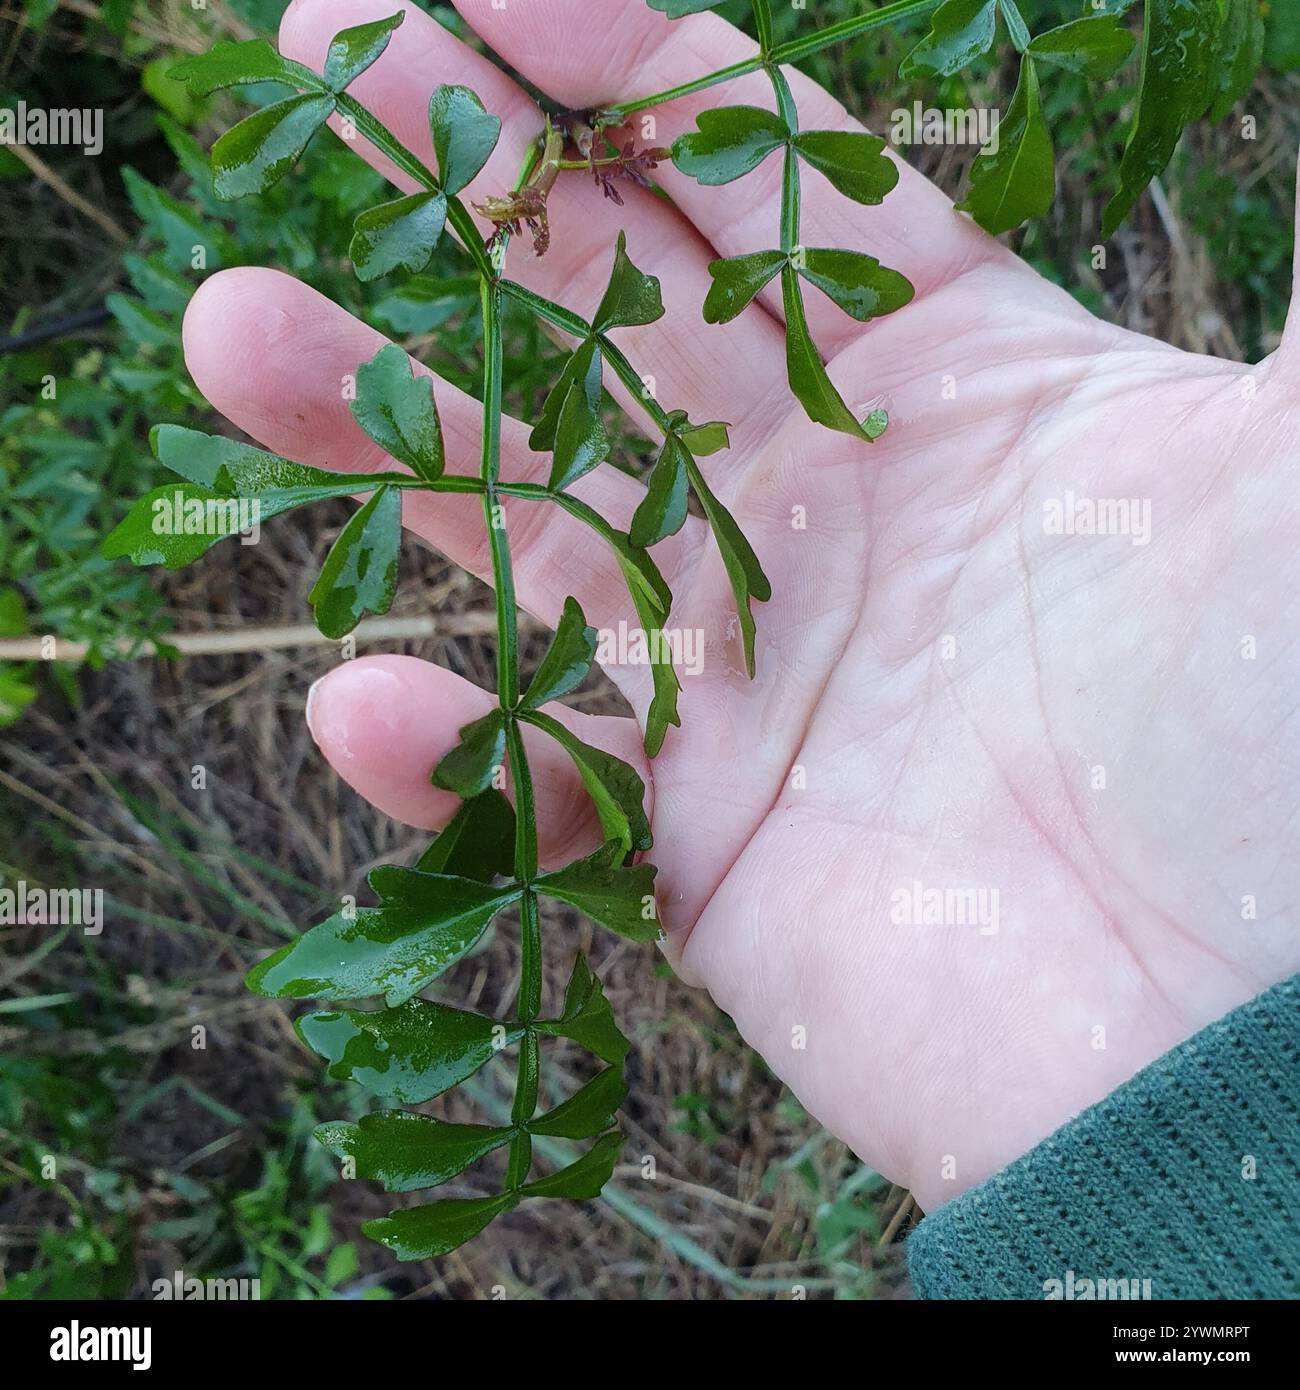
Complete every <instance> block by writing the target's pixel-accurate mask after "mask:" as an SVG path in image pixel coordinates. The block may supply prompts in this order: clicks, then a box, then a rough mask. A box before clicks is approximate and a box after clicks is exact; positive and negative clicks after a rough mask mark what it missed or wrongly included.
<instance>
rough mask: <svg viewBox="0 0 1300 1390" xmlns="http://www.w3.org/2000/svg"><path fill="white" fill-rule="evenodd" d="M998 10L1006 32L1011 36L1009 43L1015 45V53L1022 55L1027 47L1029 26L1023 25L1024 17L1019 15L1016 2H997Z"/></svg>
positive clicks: (1004, 0)
mask: <svg viewBox="0 0 1300 1390" xmlns="http://www.w3.org/2000/svg"><path fill="white" fill-rule="evenodd" d="M998 9H999V11H1000V12H1001V14H1002V18H1003V19H1004V20H1006V23H1007V32H1008V33H1009V34H1010V35H1011V42H1012V43H1013V44H1014V45H1015V48H1016V52H1017V53H1023V52H1024V51H1025V49H1027V48H1028V47H1029V43H1030V39H1029V26H1028V25H1027V24H1026V23H1025V17H1024V15H1022V14H1021V13H1020V6H1019V5H1017V4H1016V0H998Z"/></svg>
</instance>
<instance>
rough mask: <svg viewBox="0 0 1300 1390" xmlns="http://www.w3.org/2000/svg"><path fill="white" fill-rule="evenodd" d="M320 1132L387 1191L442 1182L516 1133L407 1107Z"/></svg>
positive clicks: (339, 1123)
mask: <svg viewBox="0 0 1300 1390" xmlns="http://www.w3.org/2000/svg"><path fill="white" fill-rule="evenodd" d="M597 1079H599V1078H597ZM578 1094H579V1095H581V1092H579V1093H578ZM574 1099H575V1100H576V1099H577V1097H576V1096H575V1097H574ZM602 1127H603V1126H602ZM314 1132H315V1136H316V1139H317V1140H318V1141H319V1142H320V1143H321V1144H323V1145H324V1146H325V1147H326V1148H327V1149H329V1151H330V1152H331V1153H333V1154H335V1155H337V1156H338V1157H339V1158H351V1159H353V1160H354V1161H355V1164H356V1176H357V1177H359V1178H365V1179H368V1180H369V1181H371V1182H378V1183H382V1184H383V1187H384V1191H385V1192H416V1191H418V1190H419V1189H420V1188H424V1187H437V1186H438V1185H439V1184H440V1183H444V1182H447V1181H449V1180H450V1179H451V1178H454V1177H455V1176H456V1175H457V1174H458V1173H463V1172H464V1171H465V1169H466V1168H468V1167H469V1166H470V1164H471V1163H477V1162H478V1161H479V1159H481V1158H486V1157H487V1155H488V1154H490V1153H491V1152H492V1151H493V1150H494V1149H499V1148H500V1147H501V1146H502V1145H503V1144H505V1143H508V1142H509V1140H510V1139H511V1138H512V1137H513V1135H514V1133H515V1131H514V1130H513V1129H512V1128H509V1127H507V1128H504V1129H490V1128H489V1127H488V1126H487V1125H455V1124H448V1123H447V1122H446V1121H445V1120H435V1119H432V1118H431V1117H430V1116H428V1115H413V1114H411V1113H410V1112H409V1111H406V1110H381V1111H379V1112H378V1113H377V1114H374V1115H364V1116H362V1118H361V1119H360V1121H358V1123H356V1124H348V1123H347V1122H346V1121H344V1120H335V1121H333V1122H332V1123H329V1124H323V1125H319V1126H318V1127H317V1128H316V1130H315V1131H314ZM597 1132H599V1131H597ZM574 1137H576V1138H584V1137H586V1136H583V1135H576V1136H574Z"/></svg>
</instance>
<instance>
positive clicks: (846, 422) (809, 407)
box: [781, 264, 869, 439]
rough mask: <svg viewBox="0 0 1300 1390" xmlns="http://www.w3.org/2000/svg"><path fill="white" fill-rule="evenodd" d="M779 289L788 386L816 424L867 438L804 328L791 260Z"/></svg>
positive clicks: (795, 274) (800, 301)
mask: <svg viewBox="0 0 1300 1390" xmlns="http://www.w3.org/2000/svg"><path fill="white" fill-rule="evenodd" d="M781 290H782V299H783V301H784V304H785V365H786V374H787V375H788V377H789V379H790V389H791V390H792V391H793V392H794V394H795V397H796V399H797V400H798V401H799V403H800V404H801V405H802V406H803V408H804V412H805V413H806V414H807V416H808V418H809V419H810V420H812V421H814V422H815V423H816V424H819V425H825V426H826V428H827V429H832V430H839V431H840V432H841V433H842V434H851V435H854V436H856V437H857V438H858V439H868V438H869V435H868V434H867V432H866V430H865V429H863V427H862V425H861V424H860V423H859V422H858V420H857V418H856V417H855V416H854V414H853V412H852V411H851V410H850V409H849V408H848V406H847V405H845V403H844V398H843V397H842V396H841V395H840V393H839V392H838V391H837V390H836V389H835V386H834V384H833V383H832V381H831V379H830V377H829V376H827V375H826V368H825V366H824V365H823V363H822V359H821V354H820V353H819V352H818V351H817V346H816V344H815V343H814V342H813V340H812V335H811V334H810V333H809V332H808V317H807V315H806V313H805V312H804V307H803V296H802V294H801V293H800V290H799V273H798V271H796V270H795V268H794V266H793V265H791V264H787V265H786V266H785V269H784V270H783V271H782V272H781Z"/></svg>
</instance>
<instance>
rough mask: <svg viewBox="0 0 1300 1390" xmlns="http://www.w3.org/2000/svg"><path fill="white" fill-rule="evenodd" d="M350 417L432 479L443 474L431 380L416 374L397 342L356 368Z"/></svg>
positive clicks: (381, 444) (414, 469)
mask: <svg viewBox="0 0 1300 1390" xmlns="http://www.w3.org/2000/svg"><path fill="white" fill-rule="evenodd" d="M350 407H351V410H352V414H353V417H354V418H355V419H356V421H357V423H358V424H359V425H360V426H361V428H362V429H363V430H365V432H366V433H367V434H368V435H369V436H370V437H371V439H373V440H374V441H375V443H376V444H378V445H379V447H380V448H381V449H383V450H385V452H387V453H389V454H391V455H392V456H393V457H394V458H395V459H397V460H398V461H399V462H401V463H404V464H406V466H407V467H408V468H410V469H411V471H412V472H413V473H415V474H416V476H417V477H421V478H426V479H428V480H429V481H430V482H433V481H435V480H436V479H438V478H440V477H441V476H442V470H443V463H444V455H443V447H442V426H441V424H440V423H439V420H438V408H437V406H436V405H434V403H433V382H432V381H431V380H430V379H429V378H428V377H427V376H424V375H419V376H417V375H416V374H415V371H414V368H413V367H412V365H411V359H410V358H409V357H408V356H407V355H406V353H404V352H403V351H402V349H401V348H399V347H398V346H397V345H396V343H386V344H385V345H384V346H383V347H382V348H380V349H379V351H378V352H377V353H376V354H375V355H374V356H373V357H372V358H371V359H370V361H369V362H365V363H363V364H362V365H361V366H360V367H358V368H357V397H356V400H354V401H352V402H350Z"/></svg>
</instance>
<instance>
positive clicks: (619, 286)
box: [591, 232, 664, 333]
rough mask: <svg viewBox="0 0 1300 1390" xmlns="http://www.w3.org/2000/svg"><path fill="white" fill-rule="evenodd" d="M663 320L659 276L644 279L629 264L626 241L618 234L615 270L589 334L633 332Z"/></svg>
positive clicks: (623, 236)
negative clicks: (638, 327) (636, 328)
mask: <svg viewBox="0 0 1300 1390" xmlns="http://www.w3.org/2000/svg"><path fill="white" fill-rule="evenodd" d="M663 316H664V302H663V297H662V295H661V293H660V289H659V278H658V276H655V275H646V274H645V273H644V272H643V271H640V270H638V269H637V268H636V266H634V265H633V264H632V262H631V260H629V259H628V254H627V237H626V235H625V234H624V233H623V232H619V234H618V242H617V244H616V245H615V248H614V269H613V271H612V272H611V273H610V277H609V285H608V286H607V287H606V290H605V293H604V295H603V297H602V298H601V301H600V305H599V307H598V308H597V309H596V313H595V316H594V317H593V318H592V321H591V330H592V332H593V333H607V332H609V330H610V329H611V328H632V327H634V326H636V325H638V324H646V323H654V322H655V321H656V320H657V319H661V318H663Z"/></svg>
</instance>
